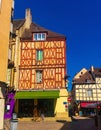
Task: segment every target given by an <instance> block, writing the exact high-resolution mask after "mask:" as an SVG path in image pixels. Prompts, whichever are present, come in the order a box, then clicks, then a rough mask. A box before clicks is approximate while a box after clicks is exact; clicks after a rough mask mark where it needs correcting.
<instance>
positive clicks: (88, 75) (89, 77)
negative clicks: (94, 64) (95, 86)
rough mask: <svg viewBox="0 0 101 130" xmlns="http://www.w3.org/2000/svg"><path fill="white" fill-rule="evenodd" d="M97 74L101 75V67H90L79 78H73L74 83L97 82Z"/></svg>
mask: <svg viewBox="0 0 101 130" xmlns="http://www.w3.org/2000/svg"><path fill="white" fill-rule="evenodd" d="M97 76H100V77H101V68H94V70H93V71H92V70H91V69H90V70H87V71H86V72H85V73H81V74H80V75H79V78H74V79H73V84H83V83H95V78H96V77H97ZM75 77H76V76H75Z"/></svg>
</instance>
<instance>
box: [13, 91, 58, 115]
mask: <svg viewBox="0 0 101 130" xmlns="http://www.w3.org/2000/svg"><path fill="white" fill-rule="evenodd" d="M57 98H59V91H20V92H16V94H15V99H16V105H15V111H16V112H17V113H18V117H38V116H41V115H42V114H43V115H44V116H45V117H53V116H54V110H55V106H56V100H57Z"/></svg>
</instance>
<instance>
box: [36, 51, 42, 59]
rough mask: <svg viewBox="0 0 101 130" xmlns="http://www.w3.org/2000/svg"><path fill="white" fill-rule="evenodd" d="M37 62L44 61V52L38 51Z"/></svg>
mask: <svg viewBox="0 0 101 130" xmlns="http://www.w3.org/2000/svg"><path fill="white" fill-rule="evenodd" d="M36 60H37V61H42V60H43V50H37V51H36Z"/></svg>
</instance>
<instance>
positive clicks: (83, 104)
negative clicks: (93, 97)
mask: <svg viewBox="0 0 101 130" xmlns="http://www.w3.org/2000/svg"><path fill="white" fill-rule="evenodd" d="M80 106H81V107H83V108H96V106H97V103H96V102H81V103H80Z"/></svg>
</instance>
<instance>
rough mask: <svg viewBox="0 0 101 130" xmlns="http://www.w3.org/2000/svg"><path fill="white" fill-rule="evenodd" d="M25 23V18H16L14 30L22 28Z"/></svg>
mask: <svg viewBox="0 0 101 130" xmlns="http://www.w3.org/2000/svg"><path fill="white" fill-rule="evenodd" d="M24 23H25V19H20V20H14V21H13V32H14V33H15V32H16V30H18V29H20V27H21V26H22V25H23V24H24Z"/></svg>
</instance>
